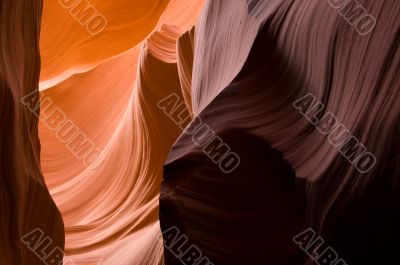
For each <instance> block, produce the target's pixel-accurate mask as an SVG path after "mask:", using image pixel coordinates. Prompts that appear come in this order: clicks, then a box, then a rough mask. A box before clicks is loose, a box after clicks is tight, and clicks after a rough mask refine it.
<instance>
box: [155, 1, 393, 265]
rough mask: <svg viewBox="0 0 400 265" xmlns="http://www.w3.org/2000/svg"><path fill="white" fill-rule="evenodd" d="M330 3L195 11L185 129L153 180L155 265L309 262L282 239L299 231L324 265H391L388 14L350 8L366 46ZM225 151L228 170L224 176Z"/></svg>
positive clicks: (377, 5)
mask: <svg viewBox="0 0 400 265" xmlns="http://www.w3.org/2000/svg"><path fill="white" fill-rule="evenodd" d="M333 2H336V3H337V2H338V1H312V0H306V1H263V0H260V1H235V5H234V4H233V1H231V2H228V1H226V2H221V1H208V2H207V3H206V6H205V9H204V10H203V13H202V15H201V17H200V19H199V23H198V24H197V25H196V32H195V39H194V45H193V46H194V52H193V54H194V62H193V76H192V87H191V89H192V91H191V94H192V108H193V113H194V116H195V117H196V118H195V119H194V120H193V121H192V122H191V123H190V125H189V126H188V127H187V128H186V129H185V132H186V133H184V134H182V135H180V137H179V138H178V140H177V141H176V142H175V144H174V146H173V147H172V149H171V152H170V153H169V155H168V159H167V160H166V163H165V167H164V180H163V184H162V189H161V195H160V224H161V228H162V231H163V233H164V240H165V242H166V245H165V246H164V251H165V255H166V264H185V261H188V260H192V262H198V263H199V264H227V265H228V264H238V265H239V264H313V263H314V262H320V263H321V262H323V259H324V258H326V257H327V256H324V255H322V254H323V251H324V249H327V248H326V247H327V246H326V247H325V248H324V247H321V248H320V249H318V250H316V251H319V253H318V252H317V253H316V254H315V253H314V254H313V253H311V252H312V250H310V252H307V253H308V254H310V255H311V256H310V257H309V256H308V255H307V253H306V252H305V251H302V248H301V247H303V249H304V247H305V245H303V246H301V244H299V245H296V243H295V242H293V240H292V239H293V238H294V237H295V236H296V235H298V234H300V235H301V232H302V231H307V230H306V229H312V231H314V234H315V235H318V236H320V237H321V238H322V239H323V240H324V241H325V242H326V243H327V244H328V246H330V247H332V248H333V249H334V251H335V252H334V253H335V254H332V253H333V252H332V250H331V249H328V250H327V252H325V255H327V253H330V254H332V255H331V257H330V258H329V259H332V260H331V261H332V264H334V263H335V264H347V263H348V264H380V263H382V262H383V261H384V262H386V263H390V260H391V259H396V257H395V251H394V248H395V246H396V245H397V243H396V241H397V239H396V238H397V237H398V235H400V231H399V229H398V225H397V224H395V223H396V222H398V221H399V218H398V216H397V214H396V213H397V212H398V211H399V205H400V204H399V202H400V200H399V199H400V198H399V194H400V192H399V185H398V177H399V173H400V171H399V167H398V164H399V162H400V160H399V155H398V150H399V149H398V148H399V141H398V139H397V138H398V133H399V126H398V124H399V121H400V120H399V118H400V115H399V114H400V105H399V104H398V100H399V97H400V90H399V87H400V79H399V78H398V76H399V75H398V73H399V63H400V48H399V34H398V33H399V29H400V21H399V20H398V19H397V18H396V17H397V14H398V12H399V11H400V4H398V3H389V1H370V0H365V1H359V2H360V3H359V4H360V5H362V7H363V8H364V9H365V10H367V12H368V14H370V15H371V16H374V18H375V19H376V25H375V27H374V28H373V30H372V31H370V32H369V33H368V34H365V33H366V32H365V31H361V30H360V29H359V28H357V27H359V24H356V23H352V21H353V19H354V21H355V18H350V20H347V21H346V16H347V15H349V14H350V13H346V12H351V9H350V8H351V7H346V6H343V7H342V8H343V9H339V6H333V5H332V3H333ZM342 2H343V1H342ZM353 4H354V5H355V4H356V3H353ZM364 9H362V8H361V7H359V8H358V9H357V10H356V11H357V12H355V11H354V10H353V11H354V12H355V14H357V13H358V12H361V11H363V10H364ZM366 18H368V19H369V18H370V17H366ZM354 21H353V22H354ZM178 53H179V52H178ZM189 58H190V55H189ZM218 137H219V138H218ZM228 148H229V150H230V151H231V152H235V153H236V154H237V155H238V157H239V158H240V163H239V164H238V165H237V167H236V168H234V170H233V171H230V172H224V170H223V169H224V167H222V168H221V161H224V159H225V158H226V157H227V155H226V154H228V153H227V152H225V151H226V150H227V149H228ZM232 161H233V160H232ZM226 173H228V174H226ZM174 227H175V228H174ZM174 229H175V230H174ZM171 231H172V232H171ZM309 231H311V230H309ZM184 238H188V240H187V242H186V243H182V242H183V241H184ZM303 239H304V238H303ZM314 239H316V237H314ZM304 240H305V239H304ZM319 241H320V239H319ZM383 242H384V243H383ZM196 247H197V248H196ZM387 250H390V251H389V253H388V251H387ZM312 255H314V256H312ZM335 255H336V257H335ZM332 257H335V259H333V258H332ZM336 261H337V262H338V263H336Z"/></svg>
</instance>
